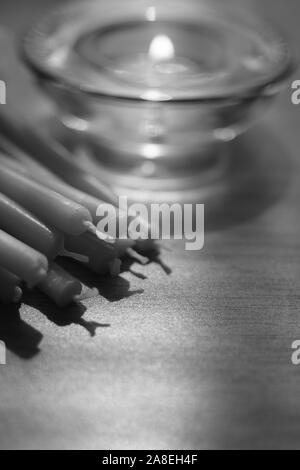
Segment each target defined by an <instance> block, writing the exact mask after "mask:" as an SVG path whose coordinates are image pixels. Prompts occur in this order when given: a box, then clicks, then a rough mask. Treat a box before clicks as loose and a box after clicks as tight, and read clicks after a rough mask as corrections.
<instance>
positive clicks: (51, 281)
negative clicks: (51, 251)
mask: <svg viewBox="0 0 300 470" xmlns="http://www.w3.org/2000/svg"><path fill="white" fill-rule="evenodd" d="M38 288H39V289H40V290H41V291H42V292H43V293H44V294H46V295H47V296H48V297H49V298H50V299H52V300H53V301H54V302H55V303H56V305H58V307H61V308H62V307H66V306H68V305H69V304H71V303H72V302H74V300H76V298H77V297H78V296H79V295H80V294H81V291H82V284H81V282H80V281H78V280H77V279H75V278H74V277H73V276H71V275H70V274H69V273H67V272H66V271H64V270H63V269H62V268H61V267H60V266H58V265H57V264H55V263H53V264H52V265H51V266H50V269H49V272H48V275H47V277H46V278H45V279H44V280H43V281H42V282H41V283H40V284H39V285H38Z"/></svg>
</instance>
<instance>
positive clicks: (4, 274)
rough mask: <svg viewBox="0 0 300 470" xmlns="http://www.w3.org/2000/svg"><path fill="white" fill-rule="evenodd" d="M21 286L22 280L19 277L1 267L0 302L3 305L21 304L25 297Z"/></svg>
mask: <svg viewBox="0 0 300 470" xmlns="http://www.w3.org/2000/svg"><path fill="white" fill-rule="evenodd" d="M20 284H21V280H20V279H19V278H18V277H17V276H15V275H14V274H12V273H10V272H9V271H7V270H6V269H3V268H1V267H0V302H2V303H3V304H16V303H18V302H20V300H21V298H22V295H23V292H22V289H21V288H20Z"/></svg>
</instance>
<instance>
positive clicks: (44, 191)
mask: <svg viewBox="0 0 300 470" xmlns="http://www.w3.org/2000/svg"><path fill="white" fill-rule="evenodd" d="M10 130H11V129H10ZM20 136H21V134H19V133H18V135H15V136H14V137H18V138H20ZM36 139H37V137H36V136H35V135H33V136H31V139H30V142H31V144H33V148H36V149H37V150H38V151H39V152H42V153H43V155H44V156H45V153H46V157H48V158H46V159H45V160H42V159H37V158H36V156H33V155H32V153H29V152H28V146H27V145H26V144H27V143H28V142H29V141H26V139H23V138H21V140H22V142H20V141H19V142H18V144H19V145H18V146H16V145H15V143H11V142H12V141H11V140H6V139H5V138H1V147H2V149H5V153H1V154H0V301H1V302H2V303H15V302H19V301H20V300H21V298H22V294H23V292H22V289H21V286H22V284H23V283H26V284H27V286H28V287H29V288H33V287H37V288H38V289H39V290H41V291H42V292H44V293H45V294H46V295H47V296H48V297H50V298H51V299H52V300H53V301H54V302H55V303H56V304H57V305H58V306H59V307H65V306H67V305H68V304H70V303H71V302H73V301H74V300H76V299H77V298H78V296H80V293H81V291H82V285H81V283H80V282H79V281H78V280H77V279H75V278H74V277H73V276H71V275H70V274H69V273H67V272H66V271H64V270H63V269H62V268H61V267H60V266H59V265H57V264H56V263H55V259H56V258H57V257H58V256H71V257H73V258H75V259H76V260H77V261H79V262H81V263H84V264H85V266H87V267H88V268H89V269H91V270H92V271H93V272H95V273H96V274H101V275H102V274H107V273H110V274H111V275H112V276H117V275H118V274H119V273H120V267H121V261H120V258H122V257H124V256H125V255H126V254H129V255H131V256H136V257H137V258H139V255H138V253H137V252H135V250H134V245H135V243H136V242H134V241H133V240H130V239H127V240H118V239H117V240H111V242H110V243H109V242H106V241H103V240H101V239H99V238H98V237H97V229H96V226H95V223H96V213H97V209H98V207H99V206H100V205H101V203H103V201H104V202H106V203H107V202H109V203H113V202H115V201H116V197H115V195H114V194H113V193H112V191H111V190H110V189H109V188H107V187H106V186H105V185H104V184H103V183H102V182H100V181H99V180H95V179H93V176H92V175H89V174H87V173H84V171H83V170H82V169H79V168H76V166H75V164H74V163H73V162H72V159H71V158H69V157H71V155H68V152H67V151H66V149H64V148H63V147H60V146H59V145H58V144H57V147H55V145H54V144H53V143H51V146H50V145H48V143H47V142H45V141H44V140H43V139H39V141H38V142H37V140H36ZM24 148H25V149H26V152H24V151H23V150H24ZM20 149H22V150H20ZM49 153H50V154H51V155H49ZM40 155H41V153H40ZM50 157H52V158H50ZM45 162H49V163H50V164H51V165H54V167H53V166H52V168H51V169H49V165H48V168H47V167H46V166H45V165H44V164H43V163H45ZM53 168H57V170H58V171H57V172H54V171H53ZM62 168H63V169H64V170H67V171H66V173H65V176H66V178H67V182H66V181H65V179H66V178H65V179H62V178H61V176H62V175H61V174H59V169H62ZM57 173H58V174H57ZM72 183H73V184H72ZM118 214H119V215H118V217H122V215H121V214H120V213H118ZM140 260H142V261H143V260H144V258H143V257H140Z"/></svg>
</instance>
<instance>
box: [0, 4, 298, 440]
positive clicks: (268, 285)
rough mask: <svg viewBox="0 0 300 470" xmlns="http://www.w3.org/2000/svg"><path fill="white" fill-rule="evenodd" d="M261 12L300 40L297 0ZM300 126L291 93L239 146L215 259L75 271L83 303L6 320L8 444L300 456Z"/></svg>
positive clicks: (31, 300)
mask: <svg viewBox="0 0 300 470" xmlns="http://www.w3.org/2000/svg"><path fill="white" fill-rule="evenodd" d="M11 3H12V2H4V1H3V5H4V4H7V9H8V8H9V5H10V7H11ZM29 3H30V2H28V4H29ZM35 3H37V2H35ZM260 3H261V4H263V8H264V9H265V10H266V11H267V12H268V13H269V15H268V16H271V18H273V19H274V20H275V21H277V23H279V24H281V25H282V27H285V28H286V29H288V30H290V33H291V36H292V37H293V38H294V39H296V40H297V39H298V40H299V39H300V32H299V31H298V28H297V21H296V19H295V18H296V17H299V14H300V5H299V2H298V1H297V0H288V2H283V1H282V2H281V1H279V0H278V1H277V0H276V1H274V0H272V1H271V0H268V1H264V2H260ZM32 4H33V5H34V2H32ZM268 7H270V10H269V9H268ZM2 8H3V12H4V13H5V11H4V6H3V7H2V4H1V9H2ZM11 8H12V7H11ZM260 8H262V7H261V6H260ZM7 15H8V10H7ZM7 17H9V15H8V16H7ZM299 126H300V108H296V107H294V106H292V105H291V104H290V93H289V91H288V86H287V91H286V93H284V94H283V95H282V96H281V98H280V99H279V101H278V102H277V104H276V105H275V106H274V107H273V108H272V109H271V111H270V112H269V114H268V115H267V116H266V118H265V119H264V121H263V122H262V123H260V125H259V126H257V127H256V128H255V129H253V130H252V131H251V132H250V133H249V134H248V135H247V136H245V137H244V138H243V139H241V140H240V141H239V142H237V143H236V144H235V145H234V148H233V158H232V163H231V172H230V175H228V179H227V181H226V184H225V185H224V188H222V191H223V192H222V195H221V196H220V193H219V195H218V196H216V197H214V198H210V199H209V200H207V201H206V202H207V204H206V223H207V228H206V245H205V249H204V250H203V251H202V252H200V253H199V254H197V255H195V253H188V252H185V251H184V249H183V246H182V245H181V244H176V243H173V244H171V246H172V250H173V251H171V252H167V251H165V252H164V253H163V259H164V261H165V263H166V265H167V266H169V267H170V268H171V270H172V273H171V274H170V275H166V273H165V272H164V271H163V269H162V268H161V266H159V265H158V264H156V263H152V264H151V265H149V266H147V267H141V266H139V265H137V264H134V265H133V266H131V269H132V270H133V271H136V273H137V274H140V275H141V276H140V277H137V276H136V275H134V274H133V273H131V272H125V273H123V274H122V276H121V277H120V278H119V279H117V280H115V281H107V280H103V279H95V278H94V277H93V276H91V275H88V274H87V273H83V272H78V273H77V274H78V275H79V276H81V277H82V279H84V281H85V283H86V284H87V287H86V289H85V299H84V300H83V302H82V303H83V307H82V308H78V309H77V310H75V311H74V309H71V310H70V311H68V312H65V314H64V315H62V314H61V313H60V312H58V311H56V309H55V308H54V307H53V306H52V305H51V304H50V303H48V301H47V300H46V299H45V298H44V297H43V296H42V295H36V294H31V295H28V296H27V298H26V303H25V304H23V305H22V306H21V308H20V310H19V311H16V310H15V311H13V310H12V309H6V310H5V311H3V312H1V316H0V329H1V337H2V338H3V339H4V340H5V341H6V343H7V346H8V349H9V352H8V365H7V366H6V367H1V368H0V398H1V400H0V447H1V448H27V449H29V448H51V449H52V448H68V449H70V448H84V449H140V448H141V449H155V448H156V449H159V448H162V449H169V448H170V449H176V448H177V449H191V448H194V449H215V448H222V449H229V448H235V449H245V448H272V449H279V448H299V447H300V407H299V396H300V369H299V368H298V369H297V368H296V367H294V366H293V365H292V364H291V343H292V342H293V341H294V340H295V339H300V310H299V299H300V294H299V279H300V268H299V258H300V250H299V249H300V238H299V235H300V217H299V215H300V214H299V211H300V184H299V181H300V158H299V147H300V139H299V129H300V127H299ZM143 275H144V276H145V277H146V278H145V279H143ZM99 293H100V295H99Z"/></svg>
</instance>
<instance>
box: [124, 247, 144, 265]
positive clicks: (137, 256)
mask: <svg viewBox="0 0 300 470" xmlns="http://www.w3.org/2000/svg"><path fill="white" fill-rule="evenodd" d="M126 253H127V255H128V256H129V257H130V258H132V259H134V260H135V261H137V262H138V263H140V264H142V265H143V266H146V264H148V263H149V258H146V256H143V255H140V254H139V253H138V252H137V251H135V250H134V249H133V248H127V250H126Z"/></svg>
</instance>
